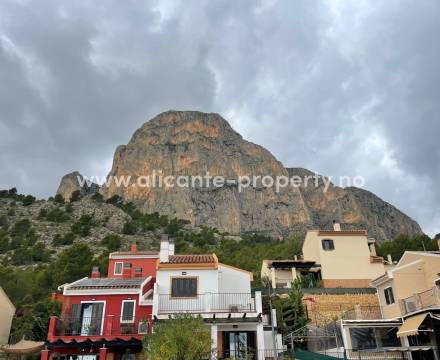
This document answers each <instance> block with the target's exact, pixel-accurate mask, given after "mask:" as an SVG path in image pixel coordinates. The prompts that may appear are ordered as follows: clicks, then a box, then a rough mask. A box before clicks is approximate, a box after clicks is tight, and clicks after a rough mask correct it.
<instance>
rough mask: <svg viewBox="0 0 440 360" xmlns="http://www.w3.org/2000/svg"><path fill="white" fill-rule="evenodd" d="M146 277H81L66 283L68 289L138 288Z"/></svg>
mask: <svg viewBox="0 0 440 360" xmlns="http://www.w3.org/2000/svg"><path fill="white" fill-rule="evenodd" d="M145 279H146V278H144V277H139V278H130V279H115V278H97V279H90V278H85V279H81V280H79V281H77V282H75V283H72V284H71V285H67V289H69V290H80V289H116V288H117V289H138V288H140V287H141V284H142V283H143V282H144V281H145Z"/></svg>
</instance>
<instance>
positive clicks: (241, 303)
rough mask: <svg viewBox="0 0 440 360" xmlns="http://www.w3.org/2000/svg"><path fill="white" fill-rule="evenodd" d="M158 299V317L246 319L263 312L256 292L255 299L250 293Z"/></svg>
mask: <svg viewBox="0 0 440 360" xmlns="http://www.w3.org/2000/svg"><path fill="white" fill-rule="evenodd" d="M258 298H260V301H258ZM156 299H157V300H156V301H157V305H158V306H157V309H158V311H157V314H158V315H172V314H179V313H190V314H210V313H217V314H222V313H223V314H241V315H242V317H246V314H251V313H254V314H258V313H261V312H262V311H261V309H258V308H257V307H258V305H257V304H261V293H260V292H256V293H255V297H252V294H250V293H204V294H197V295H196V296H194V297H187V298H186V297H183V298H180V297H173V296H171V295H169V294H159V295H158V296H157V297H156Z"/></svg>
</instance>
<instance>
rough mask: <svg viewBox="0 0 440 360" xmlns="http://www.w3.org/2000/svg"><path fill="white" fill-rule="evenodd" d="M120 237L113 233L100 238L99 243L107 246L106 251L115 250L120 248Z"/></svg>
mask: <svg viewBox="0 0 440 360" xmlns="http://www.w3.org/2000/svg"><path fill="white" fill-rule="evenodd" d="M121 242H122V239H121V237H120V236H118V235H115V234H110V235H107V236H106V237H105V238H103V239H102V240H101V245H104V246H105V247H107V249H108V251H110V252H112V251H117V250H119V249H120V248H121Z"/></svg>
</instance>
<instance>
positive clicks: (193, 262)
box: [157, 254, 218, 269]
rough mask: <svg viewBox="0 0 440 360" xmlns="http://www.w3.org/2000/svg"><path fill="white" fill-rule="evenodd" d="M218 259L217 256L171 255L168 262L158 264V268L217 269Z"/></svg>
mask: <svg viewBox="0 0 440 360" xmlns="http://www.w3.org/2000/svg"><path fill="white" fill-rule="evenodd" d="M217 267H218V259H217V256H216V255H215V254H193V255H191V254H188V255H170V256H169V258H168V261H166V262H165V261H161V262H158V264H157V268H158V269H161V268H169V269H170V268H172V269H189V268H205V269H217Z"/></svg>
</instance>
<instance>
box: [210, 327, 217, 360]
mask: <svg viewBox="0 0 440 360" xmlns="http://www.w3.org/2000/svg"><path fill="white" fill-rule="evenodd" d="M217 348H218V343H217V325H216V324H212V325H211V359H213V360H215V359H217V352H218V349H217Z"/></svg>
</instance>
